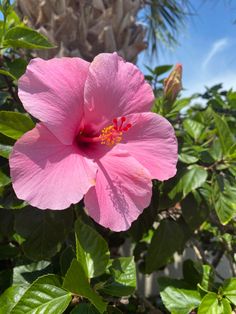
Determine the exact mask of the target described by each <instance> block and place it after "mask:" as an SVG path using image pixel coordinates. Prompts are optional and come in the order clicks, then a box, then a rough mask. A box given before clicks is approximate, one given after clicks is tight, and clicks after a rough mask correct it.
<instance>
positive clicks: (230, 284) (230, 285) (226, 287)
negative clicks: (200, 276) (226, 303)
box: [222, 278, 236, 305]
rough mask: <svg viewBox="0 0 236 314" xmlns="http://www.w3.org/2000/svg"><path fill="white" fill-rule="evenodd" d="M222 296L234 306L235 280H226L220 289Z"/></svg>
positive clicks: (235, 299) (235, 296)
mask: <svg viewBox="0 0 236 314" xmlns="http://www.w3.org/2000/svg"><path fill="white" fill-rule="evenodd" d="M222 290H223V294H224V295H225V296H226V297H227V298H228V299H229V300H230V302H232V303H233V304H234V305H236V278H230V279H227V280H226V281H225V282H224V284H223V287H222Z"/></svg>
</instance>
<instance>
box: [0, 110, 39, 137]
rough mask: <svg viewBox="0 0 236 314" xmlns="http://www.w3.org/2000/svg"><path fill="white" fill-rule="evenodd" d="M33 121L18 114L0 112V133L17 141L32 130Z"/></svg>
mask: <svg viewBox="0 0 236 314" xmlns="http://www.w3.org/2000/svg"><path fill="white" fill-rule="evenodd" d="M33 127H34V123H33V121H32V120H31V119H30V118H29V117H27V116H26V115H24V114H22V113H19V112H12V111H0V133H2V134H4V135H6V136H8V137H11V138H13V139H15V140H17V139H18V138H19V137H21V136H22V135H23V134H24V133H25V132H27V131H29V130H31V129H33Z"/></svg>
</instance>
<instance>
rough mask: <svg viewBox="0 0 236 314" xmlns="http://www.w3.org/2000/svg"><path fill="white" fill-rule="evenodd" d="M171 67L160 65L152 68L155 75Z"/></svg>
mask: <svg viewBox="0 0 236 314" xmlns="http://www.w3.org/2000/svg"><path fill="white" fill-rule="evenodd" d="M172 67H173V65H160V66H158V67H156V68H155V69H154V71H153V73H154V74H156V75H157V76H160V75H162V74H164V73H166V72H168V71H170V70H171V69H172Z"/></svg>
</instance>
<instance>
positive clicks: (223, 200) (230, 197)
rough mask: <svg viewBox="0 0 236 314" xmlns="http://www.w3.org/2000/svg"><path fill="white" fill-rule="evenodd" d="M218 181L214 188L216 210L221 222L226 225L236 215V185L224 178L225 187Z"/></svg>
mask: <svg viewBox="0 0 236 314" xmlns="http://www.w3.org/2000/svg"><path fill="white" fill-rule="evenodd" d="M219 184H220V183H219V182H217V186H216V188H215V189H214V190H213V198H214V204H215V210H216V213H217V216H218V217H219V219H220V222H221V223H222V224H223V225H226V224H227V223H229V222H230V220H231V219H232V218H233V217H235V215H236V201H235V200H236V187H235V186H231V185H230V183H228V182H227V181H226V180H224V184H223V187H220V186H219Z"/></svg>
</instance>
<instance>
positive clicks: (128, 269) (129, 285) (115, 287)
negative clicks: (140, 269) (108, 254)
mask: <svg viewBox="0 0 236 314" xmlns="http://www.w3.org/2000/svg"><path fill="white" fill-rule="evenodd" d="M109 272H110V274H111V275H112V279H111V280H108V282H107V283H106V284H105V285H104V287H103V289H102V291H103V292H105V293H107V294H109V295H112V296H117V297H122V296H128V295H130V294H132V293H133V292H134V290H135V288H136V268H135V263H134V259H133V257H120V258H117V259H114V260H113V261H112V265H111V266H110V267H109Z"/></svg>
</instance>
